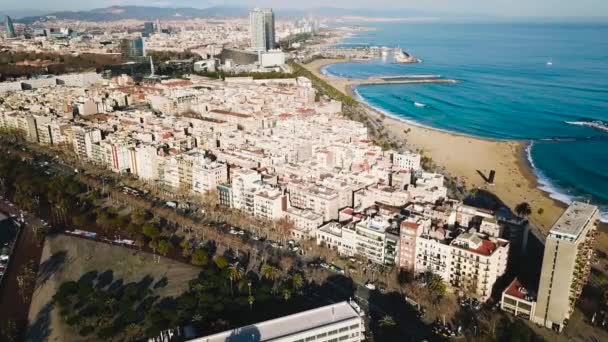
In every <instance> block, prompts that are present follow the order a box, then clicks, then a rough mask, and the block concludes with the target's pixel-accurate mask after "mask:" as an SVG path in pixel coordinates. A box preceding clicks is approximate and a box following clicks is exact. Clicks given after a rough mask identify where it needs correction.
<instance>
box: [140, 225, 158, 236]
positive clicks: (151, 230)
mask: <svg viewBox="0 0 608 342" xmlns="http://www.w3.org/2000/svg"><path fill="white" fill-rule="evenodd" d="M142 233H144V235H145V236H147V237H149V238H150V239H156V238H157V237H159V236H160V230H159V229H158V226H157V225H156V223H153V222H148V223H146V224H144V226H143V228H142Z"/></svg>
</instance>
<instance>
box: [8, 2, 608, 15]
mask: <svg viewBox="0 0 608 342" xmlns="http://www.w3.org/2000/svg"><path fill="white" fill-rule="evenodd" d="M112 5H141V6H162V7H198V8H204V7H209V6H214V5H230V6H247V7H256V6H258V7H262V6H264V7H266V6H268V7H275V8H310V7H325V6H331V7H341V8H376V9H381V8H400V9H412V10H417V11H429V12H434V11H439V12H441V13H454V14H474V15H479V14H487V15H492V16H503V17H608V0H575V1H572V0H332V1H329V2H328V1H327V0H306V1H302V0H297V1H295V0H88V1H74V0H0V10H24V9H28V10H29V9H36V10H49V11H59V10H86V9H92V8H100V7H107V6H112Z"/></svg>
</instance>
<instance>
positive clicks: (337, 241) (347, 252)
mask: <svg viewBox="0 0 608 342" xmlns="http://www.w3.org/2000/svg"><path fill="white" fill-rule="evenodd" d="M315 232H316V239H317V245H319V246H324V247H327V248H329V249H333V250H335V251H337V252H338V253H339V254H340V255H343V256H347V257H352V256H355V255H357V239H356V238H355V234H356V232H355V227H354V225H353V224H349V225H342V224H341V223H339V222H329V223H327V224H325V225H323V226H321V227H320V228H319V229H317V230H316V231H315Z"/></svg>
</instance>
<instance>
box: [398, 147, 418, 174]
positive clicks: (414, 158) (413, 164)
mask: <svg viewBox="0 0 608 342" xmlns="http://www.w3.org/2000/svg"><path fill="white" fill-rule="evenodd" d="M392 157H393V166H394V167H395V168H396V169H397V170H408V171H418V170H420V169H421V166H420V160H421V156H420V154H418V153H414V152H409V151H408V152H403V153H393V155H392Z"/></svg>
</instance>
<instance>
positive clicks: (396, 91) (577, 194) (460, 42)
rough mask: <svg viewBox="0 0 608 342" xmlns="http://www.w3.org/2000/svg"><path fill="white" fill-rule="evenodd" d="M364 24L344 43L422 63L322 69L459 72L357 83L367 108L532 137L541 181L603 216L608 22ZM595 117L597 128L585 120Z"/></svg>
mask: <svg viewBox="0 0 608 342" xmlns="http://www.w3.org/2000/svg"><path fill="white" fill-rule="evenodd" d="M365 26H368V27H372V28H374V30H373V31H365V32H361V33H359V34H357V35H356V36H353V37H350V38H348V39H346V40H345V41H344V42H342V44H341V45H343V46H349V45H356V46H358V44H367V45H370V46H387V47H400V48H402V49H404V50H406V51H407V52H409V53H411V54H412V55H414V56H416V57H418V58H420V59H422V61H423V62H422V63H420V64H394V63H392V62H391V60H390V57H389V58H388V59H386V60H382V59H378V60H373V61H369V62H353V63H344V64H334V65H329V66H326V67H325V68H324V69H323V72H325V73H327V74H331V75H334V76H340V77H348V78H367V77H370V76H395V75H407V74H437V75H441V76H442V77H445V78H450V79H456V80H459V81H460V82H459V83H455V84H417V85H364V86H358V87H357V88H356V89H355V90H356V93H357V94H358V95H359V96H360V97H361V99H362V100H363V101H365V102H367V103H368V104H370V105H372V106H373V107H376V108H378V109H380V110H383V111H385V112H386V113H389V114H391V115H393V116H398V117H401V118H403V119H405V120H409V121H413V122H416V123H418V124H420V125H424V126H429V127H433V128H437V129H442V130H447V131H451V132H455V133H461V134H466V135H472V136H479V137H484V138H494V139H505V140H508V139H518V140H526V141H530V142H531V145H530V148H529V150H528V159H529V161H530V163H531V165H532V166H533V168H534V170H535V172H536V175H537V177H538V179H539V183H540V187H541V188H542V189H544V190H545V191H547V192H549V193H550V194H551V196H552V197H553V198H555V199H557V200H560V201H562V202H565V203H568V202H570V201H572V200H574V199H577V200H584V201H591V202H592V203H595V204H598V205H600V206H601V207H602V211H603V220H608V24H582V23H568V24H557V23H499V24H490V23H475V24H463V23H441V22H433V23H403V22H402V23H397V22H393V23H372V24H369V23H366V24H365ZM591 122H593V123H594V124H595V125H596V127H590V126H587V124H588V123H591ZM581 123H582V124H581ZM604 125H605V126H604ZM601 127H606V128H607V130H606V131H604V130H602V129H601Z"/></svg>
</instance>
